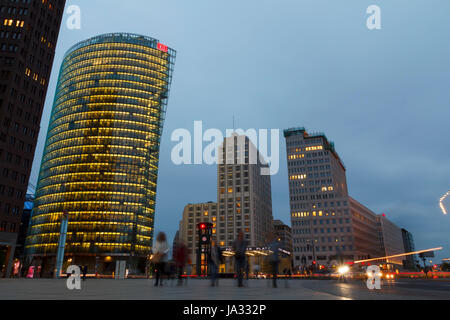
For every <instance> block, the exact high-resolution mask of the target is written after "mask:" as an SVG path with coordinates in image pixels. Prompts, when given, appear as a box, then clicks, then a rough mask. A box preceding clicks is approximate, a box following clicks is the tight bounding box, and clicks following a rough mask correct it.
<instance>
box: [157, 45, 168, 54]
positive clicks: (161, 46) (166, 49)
mask: <svg viewBox="0 0 450 320" xmlns="http://www.w3.org/2000/svg"><path fill="white" fill-rule="evenodd" d="M158 50H160V51H164V52H167V51H168V50H169V47H167V46H166V45H163V44H162V43H158Z"/></svg>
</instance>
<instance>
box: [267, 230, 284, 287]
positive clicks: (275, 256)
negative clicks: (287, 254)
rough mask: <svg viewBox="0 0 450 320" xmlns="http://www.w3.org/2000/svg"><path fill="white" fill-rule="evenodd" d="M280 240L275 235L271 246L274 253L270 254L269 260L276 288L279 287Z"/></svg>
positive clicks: (273, 283) (273, 284)
mask: <svg viewBox="0 0 450 320" xmlns="http://www.w3.org/2000/svg"><path fill="white" fill-rule="evenodd" d="M280 246H281V244H280V241H279V240H278V237H274V238H273V240H272V242H271V243H270V245H269V247H270V250H271V251H272V254H271V255H270V256H269V262H270V266H271V269H272V286H273V287H274V288H276V287H277V277H278V265H279V264H280V253H279V249H280Z"/></svg>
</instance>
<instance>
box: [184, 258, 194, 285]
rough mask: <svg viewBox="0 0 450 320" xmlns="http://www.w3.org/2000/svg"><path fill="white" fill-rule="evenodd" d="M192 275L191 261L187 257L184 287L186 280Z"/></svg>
mask: <svg viewBox="0 0 450 320" xmlns="http://www.w3.org/2000/svg"><path fill="white" fill-rule="evenodd" d="M191 273H192V260H191V257H189V256H188V258H187V266H186V281H185V285H187V284H188V279H189V277H190V276H191Z"/></svg>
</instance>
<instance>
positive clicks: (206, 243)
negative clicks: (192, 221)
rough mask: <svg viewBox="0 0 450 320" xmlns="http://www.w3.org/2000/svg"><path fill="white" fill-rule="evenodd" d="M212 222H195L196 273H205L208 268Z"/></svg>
mask: <svg viewBox="0 0 450 320" xmlns="http://www.w3.org/2000/svg"><path fill="white" fill-rule="evenodd" d="M212 228H213V224H212V223H209V222H200V223H197V232H198V247H197V275H206V274H207V269H208V257H209V255H210V252H211V236H212Z"/></svg>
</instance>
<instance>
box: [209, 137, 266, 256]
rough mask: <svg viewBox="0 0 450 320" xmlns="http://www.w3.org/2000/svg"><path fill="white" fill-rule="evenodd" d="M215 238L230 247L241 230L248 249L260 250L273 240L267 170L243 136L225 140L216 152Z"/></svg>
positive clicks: (222, 244)
mask: <svg viewBox="0 0 450 320" xmlns="http://www.w3.org/2000/svg"><path fill="white" fill-rule="evenodd" d="M218 163H219V164H218V168H217V169H218V170H217V200H218V206H219V214H218V221H217V223H218V226H217V236H218V240H219V244H220V246H222V247H231V246H232V243H233V241H234V240H235V239H236V238H237V235H238V232H239V231H240V230H242V231H243V232H244V235H245V239H246V240H247V241H248V245H249V246H250V247H257V246H263V245H265V244H266V243H267V241H269V238H270V237H271V236H273V229H272V221H273V217H272V192H271V184H270V176H269V175H262V174H261V170H262V169H263V168H268V165H267V164H264V159H263V157H262V156H261V155H260V154H259V152H258V150H257V149H256V147H255V146H254V144H253V143H252V142H251V141H250V139H249V138H248V137H247V136H244V135H237V134H233V135H232V136H231V137H228V138H225V140H224V143H222V145H221V146H220V147H219V151H218Z"/></svg>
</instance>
